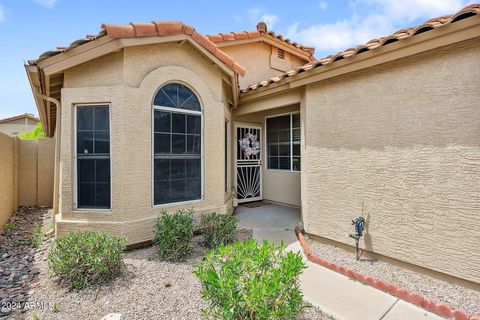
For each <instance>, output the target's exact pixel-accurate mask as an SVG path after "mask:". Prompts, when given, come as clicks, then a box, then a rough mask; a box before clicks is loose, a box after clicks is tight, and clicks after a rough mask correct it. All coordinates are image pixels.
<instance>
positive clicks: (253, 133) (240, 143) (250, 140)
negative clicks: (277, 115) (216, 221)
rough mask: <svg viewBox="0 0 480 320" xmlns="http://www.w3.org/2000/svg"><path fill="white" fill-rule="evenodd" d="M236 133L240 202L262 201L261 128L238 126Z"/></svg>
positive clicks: (238, 195)
mask: <svg viewBox="0 0 480 320" xmlns="http://www.w3.org/2000/svg"><path fill="white" fill-rule="evenodd" d="M235 131H236V135H235V137H236V139H235V141H236V145H237V147H236V148H235V150H236V152H235V153H236V157H235V158H236V170H237V174H236V178H235V185H236V191H237V199H238V202H239V203H242V202H249V201H258V200H262V170H261V166H262V160H261V159H262V158H261V152H260V150H261V147H260V143H261V132H260V131H261V127H259V126H254V125H253V126H252V125H243V124H236V125H235Z"/></svg>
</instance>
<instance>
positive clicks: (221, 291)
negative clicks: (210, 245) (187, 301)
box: [194, 239, 306, 320]
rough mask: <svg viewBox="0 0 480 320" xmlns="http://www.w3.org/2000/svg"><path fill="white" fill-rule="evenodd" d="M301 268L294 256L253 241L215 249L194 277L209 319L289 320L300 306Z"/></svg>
mask: <svg viewBox="0 0 480 320" xmlns="http://www.w3.org/2000/svg"><path fill="white" fill-rule="evenodd" d="M304 268H305V264H304V263H303V261H302V257H301V255H300V253H293V252H287V251H286V250H285V247H284V246H280V247H277V246H275V245H274V244H273V243H271V242H267V241H265V242H264V243H263V244H262V245H261V246H258V245H257V241H256V240H254V239H251V240H248V241H246V242H241V241H237V242H235V243H233V244H231V245H227V246H223V245H221V246H220V247H218V248H217V249H214V250H212V251H210V252H209V253H208V254H207V256H206V258H205V260H204V261H202V262H201V263H200V265H199V266H198V267H197V269H196V270H195V271H194V273H195V275H196V276H197V277H198V278H199V279H200V281H201V283H202V296H203V299H204V300H205V301H206V302H207V303H208V308H207V309H205V310H203V311H204V314H205V316H207V317H212V318H215V319H223V320H234V319H256V320H266V319H269V320H273V319H275V320H280V319H295V318H296V317H297V316H298V315H299V314H300V313H301V312H303V310H304V309H305V308H306V305H305V304H304V302H303V294H302V292H301V290H300V286H299V275H300V274H301V273H302V270H303V269H304Z"/></svg>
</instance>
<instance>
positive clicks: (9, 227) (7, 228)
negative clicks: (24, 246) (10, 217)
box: [3, 223, 15, 233]
mask: <svg viewBox="0 0 480 320" xmlns="http://www.w3.org/2000/svg"><path fill="white" fill-rule="evenodd" d="M3 228H4V229H5V232H7V233H11V232H13V230H15V224H14V223H6V224H5V226H4V227H3Z"/></svg>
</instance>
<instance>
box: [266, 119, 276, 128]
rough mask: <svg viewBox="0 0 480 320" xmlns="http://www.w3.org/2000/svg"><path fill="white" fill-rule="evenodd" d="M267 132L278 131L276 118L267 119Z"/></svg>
mask: <svg viewBox="0 0 480 320" xmlns="http://www.w3.org/2000/svg"><path fill="white" fill-rule="evenodd" d="M267 130H268V131H271V130H278V118H267Z"/></svg>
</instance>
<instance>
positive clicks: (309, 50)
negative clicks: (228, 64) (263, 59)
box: [206, 22, 315, 61]
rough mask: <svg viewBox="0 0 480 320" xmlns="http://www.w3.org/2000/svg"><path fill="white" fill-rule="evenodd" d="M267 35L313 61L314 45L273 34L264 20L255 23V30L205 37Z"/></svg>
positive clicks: (230, 38) (226, 38) (222, 38)
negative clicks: (303, 43) (302, 43)
mask: <svg viewBox="0 0 480 320" xmlns="http://www.w3.org/2000/svg"><path fill="white" fill-rule="evenodd" d="M262 36H263V37H268V38H270V39H272V40H274V41H277V42H281V43H284V44H286V45H288V46H289V47H291V48H292V49H294V50H296V51H297V52H299V53H301V54H303V55H305V54H307V55H308V58H309V60H310V61H315V57H314V56H313V54H314V53H315V48H314V47H307V46H303V45H301V44H299V43H296V42H292V41H291V40H290V39H288V38H284V37H283V36H282V35H281V34H275V32H273V31H268V30H267V25H266V24H265V22H259V23H258V24H257V30H255V31H242V32H229V33H219V34H214V35H206V37H207V38H208V39H209V40H210V41H212V42H214V43H225V42H228V41H235V40H245V39H256V38H261V37H262Z"/></svg>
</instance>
